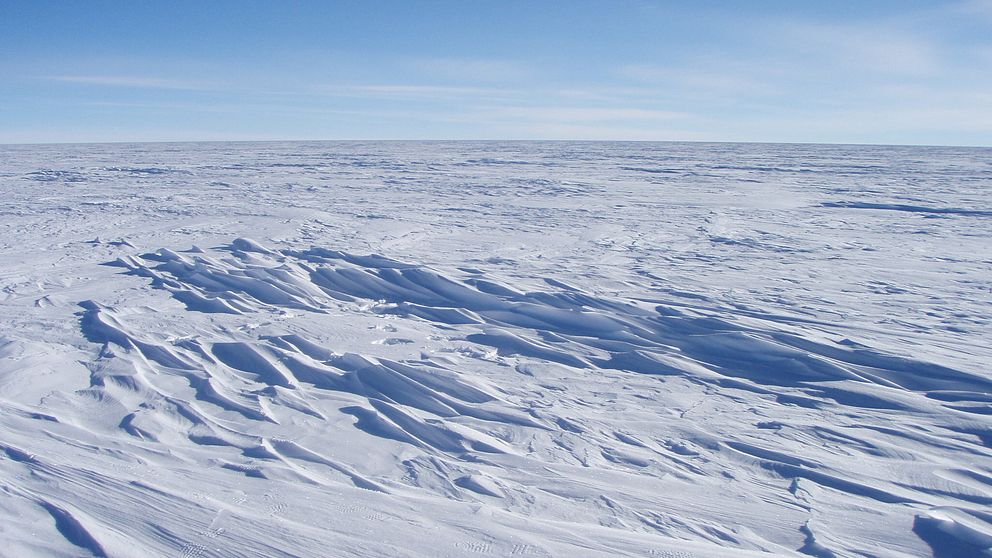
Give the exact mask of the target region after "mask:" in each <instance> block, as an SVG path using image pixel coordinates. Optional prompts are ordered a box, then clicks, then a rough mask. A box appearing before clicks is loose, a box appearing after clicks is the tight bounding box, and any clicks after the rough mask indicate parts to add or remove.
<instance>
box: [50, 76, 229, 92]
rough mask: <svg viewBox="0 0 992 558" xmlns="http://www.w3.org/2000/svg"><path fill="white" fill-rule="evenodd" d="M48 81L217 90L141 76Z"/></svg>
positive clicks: (191, 82)
mask: <svg viewBox="0 0 992 558" xmlns="http://www.w3.org/2000/svg"><path fill="white" fill-rule="evenodd" d="M45 79H47V80H49V81H56V82H62V83H76V84H81V85H97V86H105V87H132V88H142V89H174V90H185V91H210V90H214V89H217V88H218V85H217V84H211V83H206V82H197V81H186V80H172V79H163V78H155V77H142V76H107V75H62V76H46V77H45Z"/></svg>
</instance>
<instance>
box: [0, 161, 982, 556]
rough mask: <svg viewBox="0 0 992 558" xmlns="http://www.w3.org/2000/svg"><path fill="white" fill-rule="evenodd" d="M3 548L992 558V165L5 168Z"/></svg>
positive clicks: (0, 206)
mask: <svg viewBox="0 0 992 558" xmlns="http://www.w3.org/2000/svg"><path fill="white" fill-rule="evenodd" d="M0 195H2V199H0V555H3V556H10V557H17V558H21V557H42V556H44V557H48V556H91V555H92V556H110V557H145V556H176V557H185V558H193V557H208V556H211V557H213V556H218V557H219V556H230V557H244V556H265V557H278V556H295V557H351V556H388V557H394V556H395V557H400V556H420V557H442V556H452V557H463V556H464V557H473V556H479V557H485V556H521V557H527V556H534V557H541V556H561V557H567V558H581V557H595V556H601V557H614V556H655V557H666V558H682V557H685V558H689V557H712V558H717V557H738V556H741V557H743V556H771V555H775V556H816V557H820V558H827V557H835V556H836V557H841V556H878V557H899V556H901V557H906V556H936V557H938V558H950V557H979V556H989V555H992V550H990V548H992V371H990V368H989V365H990V362H992V149H979V148H936V147H934V148H926V147H869V146H823V145H819V146H817V145H759V144H679V143H559V142H534V143H526V142H520V143H505V142H504V143H500V142H423V143H421V142H342V143H331V142H325V143H317V142H313V143H306V142H303V143H301V142H293V143H201V144H196V143H188V144H133V145H128V144H104V145H49V146H38V145H35V146H28V145H24V146H0Z"/></svg>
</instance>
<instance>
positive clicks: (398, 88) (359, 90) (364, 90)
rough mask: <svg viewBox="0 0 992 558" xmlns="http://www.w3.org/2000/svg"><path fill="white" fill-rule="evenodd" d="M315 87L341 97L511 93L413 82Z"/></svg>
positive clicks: (451, 95) (433, 96)
mask: <svg viewBox="0 0 992 558" xmlns="http://www.w3.org/2000/svg"><path fill="white" fill-rule="evenodd" d="M315 89H316V91H318V92H319V93H322V94H326V95H332V96H341V97H389V98H399V99H416V100H423V99H438V98H464V97H470V98H490V97H505V96H509V95H512V94H513V91H510V90H507V89H499V88H488V87H461V86H449V85H414V84H371V85H324V86H317V87H316V88H315Z"/></svg>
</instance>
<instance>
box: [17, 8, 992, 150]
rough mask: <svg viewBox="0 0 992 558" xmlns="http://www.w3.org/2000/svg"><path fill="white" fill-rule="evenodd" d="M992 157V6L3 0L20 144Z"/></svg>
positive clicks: (18, 141)
mask: <svg viewBox="0 0 992 558" xmlns="http://www.w3.org/2000/svg"><path fill="white" fill-rule="evenodd" d="M294 139H299V140H305V139H315V140H320V139H568V140H573V139H574V140H674V141H758V142H817V143H820V142H822V143H876V144H922V145H980V146H992V0H960V1H945V2H936V1H924V0H894V1H887V0H877V1H872V0H858V1H847V0H831V1H830V2H824V1H808V2H804V1H802V0H791V1H779V0H760V1H759V0H755V1H746V2H743V1H723V2H720V1H712V0H697V1H692V2H690V1H682V2H674V1H662V0H657V1H652V0H602V1H586V0H569V1H561V2H555V1H551V0H546V1H542V0H530V1H514V0H505V1H496V0H461V1H450V2H448V1H430V0H423V1H419V2H414V1H412V0H409V1H396V2H392V1H387V0H364V1H358V0H356V1H348V0H338V1H330V0H326V1H315V2H307V1H295V2H294V1H285V2H274V1H271V2H269V1H261V0H238V1H233V2H229V1H224V0H211V1H209V2H204V1H202V0H198V1H184V0H170V1H168V2H165V1H151V0H126V1H125V0H121V1H117V2H110V1H100V0H87V1H85V2H69V1H48V0H0V143H61V142H99V141H186V140H294Z"/></svg>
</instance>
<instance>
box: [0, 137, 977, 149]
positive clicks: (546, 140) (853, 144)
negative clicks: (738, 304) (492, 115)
mask: <svg viewBox="0 0 992 558" xmlns="http://www.w3.org/2000/svg"><path fill="white" fill-rule="evenodd" d="M183 143H694V144H723V145H810V146H816V145H822V146H836V147H843V146H851V147H943V148H964V149H992V145H977V144H970V145H953V144H925V143H868V142H822V141H761V140H749V141H732V140H643V139H630V140H623V139H550V138H539V139H534V138H530V139H483V138H474V139H409V138H406V139H391V138H376V139H238V140H218V139H204V140H195V139H188V140H139V141H132V140H111V141H55V142H16V143H14V142H0V147H31V146H35V147H41V146H60V145H62V146H67V145H80V146H83V145H145V144H183Z"/></svg>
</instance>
